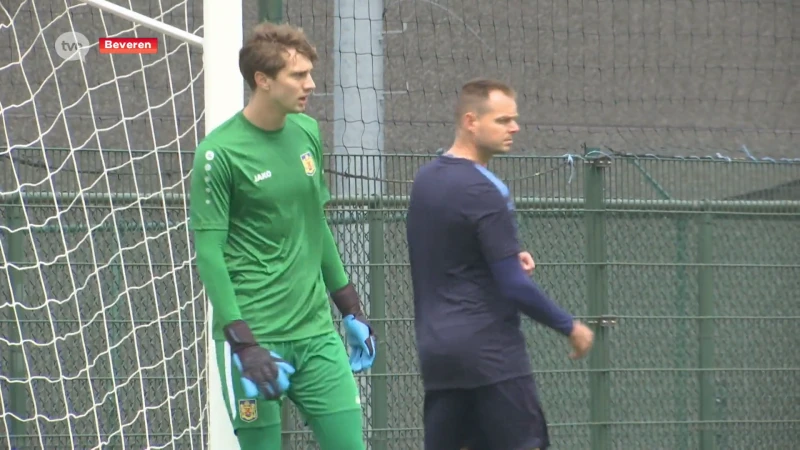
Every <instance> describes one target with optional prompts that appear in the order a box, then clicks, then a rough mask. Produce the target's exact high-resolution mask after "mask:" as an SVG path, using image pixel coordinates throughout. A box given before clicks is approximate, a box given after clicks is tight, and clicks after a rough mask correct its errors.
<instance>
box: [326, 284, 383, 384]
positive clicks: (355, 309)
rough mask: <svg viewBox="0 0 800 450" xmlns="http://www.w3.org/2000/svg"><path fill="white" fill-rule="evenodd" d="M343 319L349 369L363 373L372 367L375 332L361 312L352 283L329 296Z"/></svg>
mask: <svg viewBox="0 0 800 450" xmlns="http://www.w3.org/2000/svg"><path fill="white" fill-rule="evenodd" d="M331 299H333V303H334V304H335V305H336V308H338V309H339V312H341V313H342V317H343V318H344V327H345V338H346V340H347V346H348V347H350V369H352V370H353V372H355V373H358V372H363V371H365V370H368V369H369V368H370V367H372V363H374V362H375V353H376V351H377V349H378V346H377V337H376V336H375V331H374V330H373V329H372V327H371V326H370V324H369V322H368V321H367V318H366V316H365V315H364V312H363V311H362V310H361V299H360V298H359V297H358V293H357V292H356V289H355V287H354V286H353V285H352V283H350V284H348V285H347V286H345V287H343V288H341V289H339V290H338V291H336V292H333V293H332V294H331Z"/></svg>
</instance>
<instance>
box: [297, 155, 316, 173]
mask: <svg viewBox="0 0 800 450" xmlns="http://www.w3.org/2000/svg"><path fill="white" fill-rule="evenodd" d="M300 161H302V162H303V167H304V168H305V169H306V175H308V176H311V175H314V174H315V173H317V164H316V163H315V162H314V157H313V156H312V155H311V152H305V153H303V154H302V155H300Z"/></svg>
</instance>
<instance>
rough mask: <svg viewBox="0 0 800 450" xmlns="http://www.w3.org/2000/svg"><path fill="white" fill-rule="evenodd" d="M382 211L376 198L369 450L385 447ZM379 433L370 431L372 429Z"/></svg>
mask: <svg viewBox="0 0 800 450" xmlns="http://www.w3.org/2000/svg"><path fill="white" fill-rule="evenodd" d="M386 213H387V212H386V211H385V210H383V207H382V205H381V202H380V198H377V199H376V202H375V203H373V205H372V208H370V211H369V263H370V269H369V287H370V296H369V297H370V307H371V309H370V319H371V323H372V327H373V328H374V329H375V333H376V334H377V335H378V352H377V355H376V356H375V363H374V364H373V366H372V370H371V376H370V380H371V383H370V386H371V387H372V396H371V399H370V400H371V402H370V406H371V407H372V421H371V422H372V429H373V431H372V433H371V436H372V438H371V441H372V447H371V448H372V450H385V449H386V448H388V443H387V441H388V432H387V428H388V427H389V391H388V383H387V377H388V373H387V372H388V364H387V358H386V352H387V350H388V348H389V346H388V345H387V342H386V328H387V327H386V273H385V266H384V264H385V263H386V251H385V248H384V245H385V242H386V241H385V230H384V224H385V217H384V216H385V215H386ZM376 429H377V430H379V431H374V430H376Z"/></svg>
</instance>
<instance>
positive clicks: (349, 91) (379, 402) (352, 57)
mask: <svg viewBox="0 0 800 450" xmlns="http://www.w3.org/2000/svg"><path fill="white" fill-rule="evenodd" d="M383 11H384V7H383V0H335V1H334V11H333V17H334V28H333V33H334V35H333V71H334V72H333V80H334V87H333V114H334V123H333V153H334V157H333V164H334V167H335V168H336V170H337V171H339V172H341V173H345V174H348V175H353V176H355V177H361V179H358V178H354V177H342V176H336V177H334V178H333V180H335V181H334V183H333V186H332V193H333V194H334V196H335V198H336V197H338V198H353V197H355V198H362V199H365V200H366V201H367V203H366V204H364V205H363V206H361V207H360V208H359V207H355V206H354V205H347V207H348V209H350V208H352V209H351V211H352V212H350V213H349V214H348V213H345V215H356V214H358V213H359V212H360V211H358V210H359V209H362V210H363V208H369V204H371V203H372V202H373V201H374V200H375V199H378V198H381V199H382V198H383V194H384V188H383V181H382V180H383V179H384V178H385V177H384V167H383V164H384V161H383V143H384V136H383V130H384V129H383V117H384V116H383V95H384V88H383V67H384V52H383V42H382V38H383ZM364 177H366V178H367V179H364ZM381 204H382V201H381ZM331 206H333V205H331ZM375 226H378V227H379V229H378V230H373V228H374V227H375ZM340 230H341V231H340V232H338V233H336V234H335V235H336V236H337V237H338V238H339V239H338V245H339V248H340V249H346V248H347V246H348V245H349V246H353V245H354V244H355V248H357V249H358V250H357V251H351V252H348V251H343V252H342V253H343V255H342V260H343V262H344V264H345V266H346V267H348V272H349V274H350V276H351V278H360V277H363V278H361V279H362V280H364V281H362V282H360V283H358V284H360V285H361V286H363V287H360V289H359V290H360V291H362V292H361V293H362V296H363V298H364V303H365V305H364V306H365V308H366V311H367V313H368V314H369V315H370V316H371V317H373V318H377V317H375V315H376V314H377V315H379V316H383V314H384V313H385V311H380V310H381V306H380V305H381V300H382V294H381V289H382V287H383V275H382V274H381V270H382V267H383V266H382V265H383V264H384V261H383V255H382V253H383V249H382V248H379V249H373V248H372V245H381V246H382V244H383V238H382V237H381V238H378V237H377V236H378V235H380V236H382V233H383V222H382V221H381V222H380V223H378V224H376V223H373V224H371V225H370V224H362V225H359V224H355V225H345V226H342V227H341V228H340ZM365 236H368V239H367V242H365V239H364V237H365ZM364 259H369V261H367V264H366V267H368V268H369V274H368V275H367V274H363V273H357V272H355V271H354V270H353V268H355V267H363V266H365V264H364V261H363V260H364ZM354 282H355V281H354ZM373 302H377V303H378V305H375V304H373ZM381 323H383V322H382V321H375V322H374V324H375V325H378V324H381ZM383 326H385V324H383ZM383 326H381V329H384V328H383ZM379 338H380V340H381V342H383V343H382V344H380V346H379V350H378V355H382V356H380V357H379V359H377V360H376V361H375V365H374V366H373V368H372V373H376V374H377V373H381V376H377V377H370V380H371V383H368V384H367V385H366V386H362V389H364V391H365V392H364V393H365V396H366V397H367V399H368V400H367V402H366V403H365V404H364V410H365V411H364V412H365V415H366V416H367V418H368V419H367V422H368V423H370V424H371V428H372V429H385V428H386V424H385V422H386V420H385V419H386V409H385V407H386V402H387V401H388V400H387V398H386V395H387V393H386V389H385V387H386V380H385V376H384V375H383V374H385V372H386V369H385V365H386V364H385V361H386V359H385V358H386V353H385V350H386V348H387V347H386V344H385V341H386V339H389V338H390V337H388V336H386V334H385V333H384V334H383V335H381V336H379ZM367 432H368V434H369V430H367ZM383 434H385V433H381V435H383Z"/></svg>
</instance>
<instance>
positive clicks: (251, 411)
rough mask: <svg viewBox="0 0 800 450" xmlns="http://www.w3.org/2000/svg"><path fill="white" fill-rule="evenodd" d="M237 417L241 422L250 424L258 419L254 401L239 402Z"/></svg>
mask: <svg viewBox="0 0 800 450" xmlns="http://www.w3.org/2000/svg"><path fill="white" fill-rule="evenodd" d="M239 417H241V418H242V422H252V421H254V420H256V419H258V407H257V406H256V401H255V400H249V399H245V400H239Z"/></svg>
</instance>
